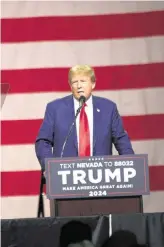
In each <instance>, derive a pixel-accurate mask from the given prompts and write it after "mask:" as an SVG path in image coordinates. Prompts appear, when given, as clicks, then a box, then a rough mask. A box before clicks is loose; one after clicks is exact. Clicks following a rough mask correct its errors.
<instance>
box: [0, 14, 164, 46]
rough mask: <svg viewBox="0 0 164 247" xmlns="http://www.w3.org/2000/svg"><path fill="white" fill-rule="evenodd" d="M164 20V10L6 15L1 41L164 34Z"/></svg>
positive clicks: (2, 23) (2, 22) (107, 37)
mask: <svg viewBox="0 0 164 247" xmlns="http://www.w3.org/2000/svg"><path fill="white" fill-rule="evenodd" d="M75 23H76V25H75ZM162 23H164V11H154V12H145V13H130V14H129V13H128V14H111V15H109V14H108V15H95V16H94V15H93V16H73V17H72V16H71V17H67V16H64V17H63V16H62V17H31V18H18V19H16V18H12V19H2V21H1V25H2V34H1V36H2V41H1V42H2V43H4V42H21V41H22V42H28V41H41V40H44V41H45V40H88V39H109V38H129V37H135V38H136V37H143V36H153V35H162V34H164V28H163V24H162ZM11 30H13V32H12V31H11Z"/></svg>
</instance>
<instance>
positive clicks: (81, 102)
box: [60, 96, 86, 158]
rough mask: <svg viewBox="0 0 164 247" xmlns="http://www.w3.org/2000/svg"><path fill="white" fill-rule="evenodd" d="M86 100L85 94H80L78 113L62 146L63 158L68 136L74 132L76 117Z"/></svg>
mask: <svg viewBox="0 0 164 247" xmlns="http://www.w3.org/2000/svg"><path fill="white" fill-rule="evenodd" d="M85 101H86V98H85V96H80V98H79V108H78V109H77V111H76V115H75V117H74V120H73V122H72V124H71V126H70V129H69V131H68V135H67V136H66V138H65V140H64V143H63V147H62V151H61V156H60V157H61V158H63V153H64V149H65V146H66V143H67V141H68V138H69V137H70V135H71V133H72V129H73V126H74V125H75V122H76V118H77V116H78V115H79V113H80V110H81V108H82V107H83V105H84V103H85Z"/></svg>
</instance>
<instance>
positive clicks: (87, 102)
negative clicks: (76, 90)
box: [73, 95, 92, 109]
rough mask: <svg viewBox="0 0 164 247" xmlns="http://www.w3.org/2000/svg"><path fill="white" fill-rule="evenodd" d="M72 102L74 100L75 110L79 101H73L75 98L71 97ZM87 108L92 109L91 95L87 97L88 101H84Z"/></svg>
mask: <svg viewBox="0 0 164 247" xmlns="http://www.w3.org/2000/svg"><path fill="white" fill-rule="evenodd" d="M73 100H74V106H75V108H76V109H77V108H78V107H79V101H78V100H77V99H75V97H74V96H73ZM86 104H87V106H89V107H92V95H91V96H90V97H89V99H88V100H87V101H86Z"/></svg>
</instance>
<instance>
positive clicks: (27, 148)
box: [1, 140, 164, 171]
mask: <svg viewBox="0 0 164 247" xmlns="http://www.w3.org/2000/svg"><path fill="white" fill-rule="evenodd" d="M132 146H133V148H134V150H135V153H136V154H141V153H146V154H148V157H149V165H164V152H163V147H164V140H147V141H146V140H144V141H132ZM1 153H2V156H1V157H2V163H1V171H33V170H40V165H39V162H38V160H37V158H36V155H35V147H34V145H3V146H2V147H1ZM114 154H115V155H116V154H117V152H116V150H115V149H114Z"/></svg>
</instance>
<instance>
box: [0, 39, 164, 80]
mask: <svg viewBox="0 0 164 247" xmlns="http://www.w3.org/2000/svg"><path fill="white" fill-rule="evenodd" d="M1 47H2V69H3V70H5V69H21V68H22V69H23V68H46V67H70V66H73V65H76V64H79V63H80V64H86V63H87V64H90V65H92V66H107V65H129V64H145V63H153V62H154V63H155V62H163V61H164V37H163V36H155V37H146V38H129V39H111V40H108V39H107V40H96V41H95V40H94V41H93V40H89V41H52V42H48V41H47V42H46V41H45V42H43V41H42V42H27V43H26V42H25V43H12V44H2V46H1ZM22 83H23V82H22Z"/></svg>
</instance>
